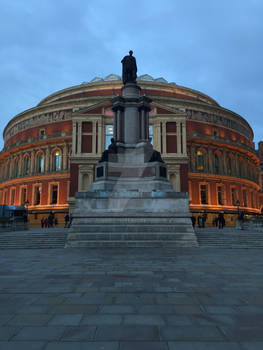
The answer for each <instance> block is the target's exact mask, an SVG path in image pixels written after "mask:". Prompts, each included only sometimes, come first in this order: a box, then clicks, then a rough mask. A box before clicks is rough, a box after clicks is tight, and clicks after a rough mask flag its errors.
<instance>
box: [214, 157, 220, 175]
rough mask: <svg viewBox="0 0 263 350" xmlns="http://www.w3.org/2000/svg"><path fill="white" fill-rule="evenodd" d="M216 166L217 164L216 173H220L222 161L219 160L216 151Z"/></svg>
mask: <svg viewBox="0 0 263 350" xmlns="http://www.w3.org/2000/svg"><path fill="white" fill-rule="evenodd" d="M214 166H215V173H216V174H219V172H220V161H219V157H218V154H216V153H215V157H214Z"/></svg>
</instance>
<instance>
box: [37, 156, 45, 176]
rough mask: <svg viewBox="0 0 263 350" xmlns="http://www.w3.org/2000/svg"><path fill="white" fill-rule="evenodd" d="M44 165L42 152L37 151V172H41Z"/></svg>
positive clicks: (43, 169)
mask: <svg viewBox="0 0 263 350" xmlns="http://www.w3.org/2000/svg"><path fill="white" fill-rule="evenodd" d="M44 165H45V163H44V155H43V153H39V154H38V156H37V173H43V172H44V171H45V168H44Z"/></svg>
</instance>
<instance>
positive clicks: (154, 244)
mask: <svg viewBox="0 0 263 350" xmlns="http://www.w3.org/2000/svg"><path fill="white" fill-rule="evenodd" d="M65 247H66V248H67V247H68V246H67V244H66V246H65ZM103 247H104V248H105V247H112V248H113V247H114V248H116V247H118V248H121V247H129V248H160V247H163V248H179V247H197V246H196V244H195V243H194V242H193V241H190V242H189V240H186V241H185V240H180V241H179V240H174V241H161V240H154V241H151V240H113V241H111V240H93V241H88V240H84V241H80V240H78V241H70V248H103Z"/></svg>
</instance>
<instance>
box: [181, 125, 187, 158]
mask: <svg viewBox="0 0 263 350" xmlns="http://www.w3.org/2000/svg"><path fill="white" fill-rule="evenodd" d="M182 144H183V149H182V153H183V154H185V155H187V149H186V122H185V121H183V122H182Z"/></svg>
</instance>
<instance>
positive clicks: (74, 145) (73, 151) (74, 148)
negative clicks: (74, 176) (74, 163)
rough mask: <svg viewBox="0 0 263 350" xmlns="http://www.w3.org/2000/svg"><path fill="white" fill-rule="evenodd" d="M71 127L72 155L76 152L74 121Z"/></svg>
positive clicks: (75, 126)
mask: <svg viewBox="0 0 263 350" xmlns="http://www.w3.org/2000/svg"><path fill="white" fill-rule="evenodd" d="M72 129H73V130H72V155H75V154H76V153H77V148H76V144H77V123H76V122H75V121H74V122H73V127H72Z"/></svg>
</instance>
